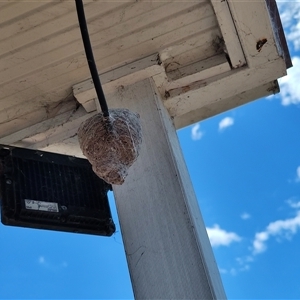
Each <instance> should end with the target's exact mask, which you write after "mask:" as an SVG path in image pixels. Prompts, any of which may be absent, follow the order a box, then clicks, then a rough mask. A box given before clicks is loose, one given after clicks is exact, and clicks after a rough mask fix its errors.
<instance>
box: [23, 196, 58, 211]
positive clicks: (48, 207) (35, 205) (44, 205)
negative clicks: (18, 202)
mask: <svg viewBox="0 0 300 300" xmlns="http://www.w3.org/2000/svg"><path fill="white" fill-rule="evenodd" d="M25 207H26V209H32V210H42V211H50V212H59V210H58V205H57V203H55V202H45V201H37V200H29V199H25Z"/></svg>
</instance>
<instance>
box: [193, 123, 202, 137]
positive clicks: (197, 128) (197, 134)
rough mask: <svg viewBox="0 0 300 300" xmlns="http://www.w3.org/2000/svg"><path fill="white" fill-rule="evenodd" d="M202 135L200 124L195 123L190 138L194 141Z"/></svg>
mask: <svg viewBox="0 0 300 300" xmlns="http://www.w3.org/2000/svg"><path fill="white" fill-rule="evenodd" d="M202 136H203V132H202V131H201V130H200V124H199V123H197V124H195V125H194V126H193V127H192V139H193V140H194V141H197V140H200V139H201V138H202Z"/></svg>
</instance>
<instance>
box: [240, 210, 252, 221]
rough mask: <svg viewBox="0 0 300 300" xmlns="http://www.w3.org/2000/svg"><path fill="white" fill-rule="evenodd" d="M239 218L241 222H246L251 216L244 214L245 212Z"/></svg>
mask: <svg viewBox="0 0 300 300" xmlns="http://www.w3.org/2000/svg"><path fill="white" fill-rule="evenodd" d="M241 218H242V219H243V220H248V219H250V218H251V215H250V214H248V213H246V212H244V213H242V214H241Z"/></svg>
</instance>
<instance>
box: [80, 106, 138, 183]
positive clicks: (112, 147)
mask: <svg viewBox="0 0 300 300" xmlns="http://www.w3.org/2000/svg"><path fill="white" fill-rule="evenodd" d="M78 140H79V145H80V148H81V150H82V152H83V154H84V155H85V156H86V157H87V159H88V160H89V162H90V163H91V164H92V167H93V171H94V172H95V173H96V174H97V175H98V176H99V177H100V178H102V179H103V180H105V181H106V182H108V183H110V184H122V183H123V182H124V179H125V177H126V176H127V174H128V168H129V167H130V166H131V165H132V164H133V163H134V161H135V160H136V159H137V157H138V155H139V151H140V146H141V143H142V131H141V125H140V122H139V115H138V114H135V113H133V112H131V111H129V110H128V109H112V110H109V117H103V114H102V113H99V114H96V115H94V116H93V117H91V118H90V119H88V120H86V121H85V122H83V123H82V124H81V125H80V127H79V130H78Z"/></svg>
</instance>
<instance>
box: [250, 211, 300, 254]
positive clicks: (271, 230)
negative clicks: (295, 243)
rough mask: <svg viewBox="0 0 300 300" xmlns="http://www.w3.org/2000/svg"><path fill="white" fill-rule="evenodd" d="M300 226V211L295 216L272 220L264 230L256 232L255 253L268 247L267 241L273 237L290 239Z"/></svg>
mask: <svg viewBox="0 0 300 300" xmlns="http://www.w3.org/2000/svg"><path fill="white" fill-rule="evenodd" d="M299 228H300V211H298V212H297V215H296V216H295V217H294V218H290V219H286V220H277V221H275V222H271V223H270V224H269V225H268V226H267V227H266V229H265V230H264V231H262V232H258V233H256V234H255V238H254V241H253V254H258V253H262V252H264V251H265V250H266V249H267V245H266V242H267V240H268V239H269V238H270V237H271V236H274V237H282V236H283V237H284V238H287V239H290V238H291V237H292V236H293V235H294V234H296V233H297V231H298V229H299Z"/></svg>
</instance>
